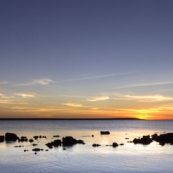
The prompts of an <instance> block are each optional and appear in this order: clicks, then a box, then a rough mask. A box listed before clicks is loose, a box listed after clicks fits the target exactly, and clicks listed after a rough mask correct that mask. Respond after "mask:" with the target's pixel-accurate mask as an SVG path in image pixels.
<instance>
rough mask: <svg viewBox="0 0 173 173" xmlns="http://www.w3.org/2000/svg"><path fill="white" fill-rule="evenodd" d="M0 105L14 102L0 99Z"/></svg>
mask: <svg viewBox="0 0 173 173" xmlns="http://www.w3.org/2000/svg"><path fill="white" fill-rule="evenodd" d="M0 104H14V102H13V101H12V100H7V99H6V100H1V99H0Z"/></svg>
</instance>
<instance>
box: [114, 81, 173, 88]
mask: <svg viewBox="0 0 173 173" xmlns="http://www.w3.org/2000/svg"><path fill="white" fill-rule="evenodd" d="M169 84H173V81H170V82H156V83H146V84H145V83H144V84H136V85H129V86H124V87H118V88H116V89H121V88H122V89H123V88H135V87H145V86H155V85H169Z"/></svg>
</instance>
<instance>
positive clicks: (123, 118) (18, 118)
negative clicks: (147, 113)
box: [0, 118, 145, 120]
mask: <svg viewBox="0 0 173 173" xmlns="http://www.w3.org/2000/svg"><path fill="white" fill-rule="evenodd" d="M0 120H145V119H139V118H0Z"/></svg>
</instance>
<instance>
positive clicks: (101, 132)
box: [100, 131, 110, 135]
mask: <svg viewBox="0 0 173 173" xmlns="http://www.w3.org/2000/svg"><path fill="white" fill-rule="evenodd" d="M100 134H101V135H109V134H110V132H109V131H100Z"/></svg>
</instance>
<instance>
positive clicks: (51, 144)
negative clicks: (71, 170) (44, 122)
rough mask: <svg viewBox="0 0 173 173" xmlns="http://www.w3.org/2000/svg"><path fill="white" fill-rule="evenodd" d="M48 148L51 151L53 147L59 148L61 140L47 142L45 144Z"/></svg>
mask: <svg viewBox="0 0 173 173" xmlns="http://www.w3.org/2000/svg"><path fill="white" fill-rule="evenodd" d="M45 145H46V146H47V147H48V148H50V149H52V148H53V147H58V146H61V140H59V139H58V140H54V141H53V142H49V143H47V144H45Z"/></svg>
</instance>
